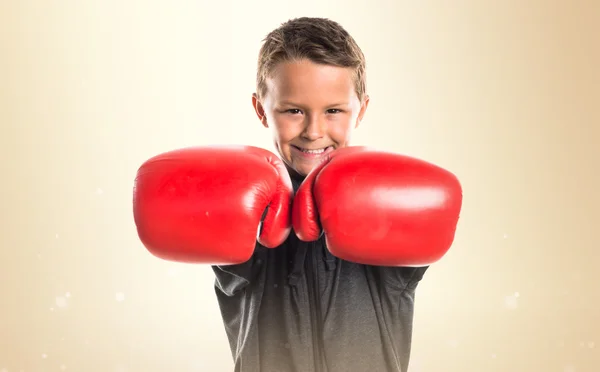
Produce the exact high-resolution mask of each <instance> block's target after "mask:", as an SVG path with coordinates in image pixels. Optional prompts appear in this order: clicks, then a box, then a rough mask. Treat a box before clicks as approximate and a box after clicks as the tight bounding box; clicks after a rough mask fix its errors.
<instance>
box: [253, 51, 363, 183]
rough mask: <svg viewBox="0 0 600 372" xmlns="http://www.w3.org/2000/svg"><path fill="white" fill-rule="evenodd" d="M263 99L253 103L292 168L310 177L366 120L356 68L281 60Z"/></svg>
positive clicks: (347, 141)
mask: <svg viewBox="0 0 600 372" xmlns="http://www.w3.org/2000/svg"><path fill="white" fill-rule="evenodd" d="M267 86H268V89H267V92H266V94H265V97H264V99H263V101H262V102H259V101H258V99H257V96H256V94H254V95H253V98H252V102H253V105H254V108H255V110H256V113H257V115H258V117H259V119H260V120H261V122H262V124H263V125H264V126H265V127H267V128H270V129H271V130H272V132H273V139H274V142H275V147H276V149H277V151H278V152H279V154H280V155H281V157H282V158H283V161H284V162H285V163H286V164H287V166H288V167H289V168H291V169H292V170H294V171H296V172H297V173H298V174H300V175H302V176H306V175H307V174H308V173H309V172H310V171H311V170H312V169H313V168H314V167H315V166H316V165H318V164H319V162H320V160H321V159H322V158H323V157H324V154H325V153H327V152H329V151H333V150H334V149H336V148H340V147H345V146H348V144H349V142H350V138H351V135H352V130H353V129H354V128H356V127H357V126H358V125H359V123H360V121H361V120H362V118H363V116H364V114H365V110H366V108H367V106H368V103H369V99H368V97H367V98H366V99H365V100H364V102H362V103H361V102H360V100H359V99H358V96H357V95H356V90H355V87H354V79H353V74H352V70H350V69H346V68H341V67H335V66H327V65H318V64H315V63H313V62H310V61H301V62H291V63H282V64H280V65H279V66H278V67H277V69H276V71H274V73H273V74H272V78H271V79H269V80H268V82H267Z"/></svg>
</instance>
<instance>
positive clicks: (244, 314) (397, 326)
mask: <svg viewBox="0 0 600 372" xmlns="http://www.w3.org/2000/svg"><path fill="white" fill-rule="evenodd" d="M252 103H253V106H254V109H255V111H256V114H257V116H258V118H259V120H260V122H261V123H262V125H263V126H264V127H266V128H269V129H270V130H271V132H272V135H273V141H274V145H275V148H276V150H277V152H278V153H279V155H280V158H281V160H279V158H277V157H275V156H271V154H270V153H268V152H266V151H263V150H259V149H254V148H246V147H243V148H239V147H230V148H204V149H194V150H189V149H188V150H181V151H179V152H172V153H169V154H167V155H166V156H165V155H161V156H159V157H157V158H155V159H151V160H150V161H149V162H148V163H147V164H145V165H144V166H143V167H142V169H143V171H140V175H139V176H138V180H137V184H136V187H137V190H136V192H137V193H138V195H137V196H136V199H134V200H135V203H136V210H135V211H136V223H137V224H138V231H139V232H140V237H141V238H142V240H143V241H144V243H145V245H146V246H147V247H148V249H149V250H150V251H151V252H153V253H154V254H155V255H157V256H159V257H163V258H167V259H173V260H178V261H188V262H191V261H193V262H208V263H211V264H212V268H213V270H214V273H215V275H216V281H215V289H216V295H217V299H218V303H219V306H220V309H221V314H222V318H223V322H224V325H225V330H226V332H227V336H228V338H229V342H230V347H231V351H232V355H233V359H234V362H235V371H237V372H258V371H274V372H288V371H289V372H292V371H294V372H308V371H314V372H326V371H329V372H332V371H343V372H346V371H348V372H354V371H356V372H362V371H364V372H367V371H377V372H406V371H407V368H408V362H409V355H410V349H411V334H412V322H413V311H414V298H415V289H416V287H417V284H418V283H419V281H420V280H421V278H422V277H423V275H424V273H425V271H426V270H427V268H428V266H427V265H412V266H410V265H406V266H399V265H395V264H392V265H370V264H365V263H364V262H367V261H368V260H364V262H363V263H360V262H361V260H360V259H357V260H354V261H353V260H345V259H342V258H340V256H343V254H347V256H352V255H353V254H354V256H353V257H358V254H355V253H356V252H349V251H351V248H349V247H350V245H351V244H350V243H349V242H348V243H346V242H343V235H344V234H345V233H344V234H342V233H338V240H337V241H336V243H333V240H332V241H331V244H330V246H327V244H326V242H329V241H328V240H326V238H327V234H328V232H324V233H323V234H317V235H315V236H314V237H313V238H308V239H303V240H307V241H302V240H300V239H299V238H298V236H299V235H300V234H299V232H300V230H302V229H301V228H302V226H301V225H306V220H307V219H310V218H312V217H307V216H308V215H311V213H313V214H315V213H323V212H322V211H315V210H314V208H312V207H311V206H309V207H308V208H304V207H303V205H300V204H301V203H299V204H294V211H295V210H296V209H298V210H304V212H301V213H303V214H298V215H295V216H294V217H295V218H296V219H297V220H298V221H299V225H298V227H300V228H299V229H297V230H296V233H290V231H291V226H290V225H291V222H290V219H289V218H288V216H289V215H290V208H291V207H290V205H291V203H292V199H293V197H294V196H293V193H294V192H295V191H297V190H298V189H299V188H300V186H301V185H304V190H303V195H304V196H306V195H309V194H311V192H312V189H310V187H309V186H312V184H313V181H314V179H313V180H311V181H310V184H308V183H304V184H303V182H304V180H305V179H307V178H306V177H307V176H308V175H309V173H311V171H313V170H315V169H316V168H317V167H318V166H319V165H320V164H323V162H324V161H325V160H327V159H328V157H330V156H331V154H333V152H334V150H338V149H341V148H344V147H347V146H349V143H350V140H351V136H352V131H353V129H355V128H356V127H357V126H358V125H359V124H360V122H361V120H362V118H363V116H364V115H365V111H366V109H367V106H368V104H369V97H368V95H367V93H366V82H365V59H364V56H363V54H362V52H361V50H360V48H359V47H358V45H357V44H356V42H355V41H354V39H353V38H352V37H351V36H350V35H349V34H348V33H347V32H346V30H345V29H344V28H342V26H340V25H339V24H338V23H336V22H334V21H331V20H328V19H323V18H297V19H293V20H290V21H288V22H286V23H284V24H282V25H281V26H280V27H279V28H277V29H276V30H274V31H272V32H271V33H269V34H268V35H267V37H266V39H265V40H264V44H263V46H262V48H261V49H260V57H259V61H258V72H257V91H256V93H255V94H253V96H252ZM339 156H340V157H341V156H342V155H339ZM206 159H210V162H208V161H206ZM346 159H348V158H346ZM165 160H168V161H165ZM362 160H363V161H364V160H365V159H362ZM174 161H178V162H179V163H178V168H177V170H174V169H175V168H174V165H173V162H174ZM201 162H203V163H201ZM189 164H193V165H192V166H188V165H189ZM342 164H343V163H342ZM418 167H422V165H420V164H419V165H418ZM165 168H167V170H165ZM338 169H339V168H338ZM419 171H423V169H420V170H419ZM427 172H431V171H430V170H429V169H427ZM436 172H437V171H436ZM165 174H168V177H166V176H164V175H165ZM154 175H160V177H163V178H161V181H157V180H158V178H156V179H154V178H152V177H155V176H154ZM432 175H435V176H436V177H437V175H438V173H433V172H431V173H428V174H427V176H430V177H429V178H431V179H440V178H439V177H437V178H436V177H431V176H432ZM221 176H222V178H219V177H221ZM156 177H158V176H156ZM165 179H166V180H167V181H166V182H165ZM325 182H327V181H322V183H325ZM159 183H160V188H159V189H160V190H159V191H156V190H157V186H156V185H157V184H159ZM150 184H152V185H154V186H153V187H154V189H153V190H154V191H153V192H154V194H152V191H148V190H151V189H152V187H150V186H148V185H150ZM200 185H201V186H200ZM403 186H404V185H403ZM205 190H206V191H205ZM369 191H370V190H367V191H366V192H369ZM204 192H205V193H206V198H203V195H204V194H203V193H204ZM353 192H355V193H356V195H358V194H359V193H361V190H360V188H358V189H354V191H353ZM362 192H365V191H364V190H363V191H362ZM159 194H160V196H157V195H159ZM192 194H193V197H194V198H196V199H194V202H195V203H196V204H194V205H195V206H197V210H192V211H191V212H190V211H189V210H190V209H193V208H190V207H189V205H190V204H189V202H190V195H192ZM198 194H201V195H200V196H199V195H198ZM299 194H300V192H299V193H298V195H299ZM164 195H167V196H168V197H164ZM298 195H297V196H298ZM340 197H341V196H339V195H337V194H333V195H328V196H327V197H326V198H325V199H326V201H327V200H332V201H331V202H330V203H331V204H330V205H333V208H334V210H336V208H337V206H336V205H335V203H340V204H344V203H346V202H342V201H340V199H337V201H336V200H335V199H336V198H340ZM148 198H155V199H153V201H152V203H150V202H148V201H147V200H148ZM175 198H179V199H175ZM200 199H201V201H200V202H198V200H200ZM174 200H177V202H176V201H174ZM307 200H308V199H307ZM179 202H181V203H182V204H181V205H178V204H177V203H179ZM302 203H304V202H302ZM346 204H347V203H346ZM157 205H158V206H157ZM200 205H202V207H200ZM455 205H456V204H455ZM367 207H370V206H364V208H367ZM357 208H358V210H355V212H349V213H355V214H356V215H357V217H356V219H357V221H359V222H358V223H357V224H355V225H354V226H339V229H344V230H343V231H347V230H351V229H359V228H360V226H359V225H360V224H361V222H360V221H361V218H362V217H363V216H360V215H361V213H363V212H364V210H363V207H361V205H360V203H358V206H357ZM183 209H185V210H186V212H185V213H182V210H183ZM323 209H325V208H323ZM265 210H266V212H265ZM340 210H341V209H340ZM263 212H264V215H263ZM455 212H456V210H453V211H452V213H455ZM159 213H162V216H169V218H168V219H167V218H166V217H157V216H158V214H159ZM334 214H335V213H334ZM148 215H152V216H153V217H148ZM215 215H217V216H216V217H214V216H215ZM225 215H226V216H225ZM182 216H183V217H182ZM298 216H299V217H298ZM364 217H365V219H368V218H369V216H364ZM452 217H453V216H452ZM404 219H406V217H404ZM315 220H318V218H315ZM373 220H376V217H375V216H373ZM190 221H194V222H198V223H197V224H191V222H190ZM199 221H202V223H201V224H200V222H199ZM260 221H262V225H261V228H260V230H259V234H258V239H257V240H258V244H256V240H255V237H256V226H257V222H260ZM309 222H312V224H313V225H315V226H317V225H318V222H316V221H309ZM366 223H367V222H365V224H366ZM340 224H341V225H347V224H342V223H340ZM308 225H310V224H308ZM184 226H189V229H188V230H186V231H185V233H183V232H182V230H183V229H184ZM294 227H295V228H296V225H295V226H294ZM333 228H338V227H337V226H335V225H334V226H333ZM324 230H325V228H324ZM340 231H342V230H340ZM175 232H176V233H177V234H178V235H177V234H176V233H175ZM405 233H406V232H405ZM302 234H304V235H306V234H305V233H302ZM389 234H390V235H393V234H394V232H389ZM427 234H428V235H436V231H429V230H428V232H427ZM308 235H310V234H308ZM439 235H443V234H439ZM331 236H334V233H333V232H332V233H331ZM339 236H342V238H341V239H342V240H341V241H342V243H337V242H339V241H340V240H339V239H340V238H339ZM404 239H405V240H406V238H404ZM355 240H356V239H355ZM359 240H360V239H359ZM190 242H192V243H190ZM365 242H366V243H362V242H361V243H360V244H364V245H367V246H368V245H369V240H368V239H366V240H365ZM334 244H335V245H340V247H335V248H336V249H338V251H339V252H341V253H343V254H342V255H340V256H337V255H334V254H332V249H333V248H334V247H333V245H334ZM378 244H379V243H378ZM394 244H395V243H394ZM371 245H374V244H371ZM199 246H200V247H201V250H202V253H201V254H199V253H198V251H199V248H198V247H199ZM363 248H364V247H363ZM368 248H369V249H371V248H373V251H375V250H376V248H378V247H375V246H373V247H368ZM379 248H381V247H379ZM395 248H396V247H395V246H394V245H393V244H392V250H393V249H395ZM419 249H421V247H419ZM423 249H424V250H426V247H423ZM381 251H383V249H381ZM225 252H226V254H225ZM392 254H396V253H394V252H392ZM366 255H372V256H371V257H369V259H371V260H376V259H377V258H373V256H374V255H376V254H374V253H371V252H367V253H366ZM380 260H382V261H383V262H387V261H386V259H381V258H380ZM218 262H221V263H223V264H219V263H218Z"/></svg>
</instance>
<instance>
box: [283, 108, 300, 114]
mask: <svg viewBox="0 0 600 372" xmlns="http://www.w3.org/2000/svg"><path fill="white" fill-rule="evenodd" d="M285 112H288V113H290V114H294V115H295V114H299V113H300V112H301V111H300V110H298V109H289V110H286V111H285Z"/></svg>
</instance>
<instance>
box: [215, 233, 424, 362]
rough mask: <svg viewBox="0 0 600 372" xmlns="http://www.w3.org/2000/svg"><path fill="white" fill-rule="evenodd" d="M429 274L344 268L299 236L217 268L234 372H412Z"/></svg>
mask: <svg viewBox="0 0 600 372" xmlns="http://www.w3.org/2000/svg"><path fill="white" fill-rule="evenodd" d="M426 270H427V267H378V266H368V265H361V264H356V263H352V262H348V261H344V260H341V259H338V258H336V257H334V256H333V255H332V254H331V253H330V252H329V251H328V250H327V248H326V246H325V240H324V238H323V237H321V238H320V239H319V240H318V241H316V242H311V243H306V242H302V241H300V240H299V239H298V238H297V237H296V236H295V234H294V233H293V231H292V233H291V234H290V236H289V237H288V239H287V240H286V242H285V243H284V244H283V245H281V246H280V247H278V248H274V249H269V248H265V247H263V246H261V245H260V244H257V246H256V250H255V253H254V255H253V256H252V257H251V259H250V260H248V261H247V262H245V263H243V264H239V265H226V266H213V271H214V273H215V275H216V280H215V290H216V296H217V300H218V303H219V307H220V310H221V315H222V318H223V323H224V326H225V331H226V333H227V337H228V339H229V344H230V348H231V352H232V356H233V360H234V364H235V369H234V371H235V372H259V371H260V372H262V371H267V372H270V371H273V372H338V371H340V372H372V371H377V372H406V371H407V369H408V363H409V357H410V349H411V338H412V337H411V336H412V324H413V313H414V304H415V290H416V287H417V285H418V283H419V282H420V280H421V279H422V277H423V275H424V274H425V271H426Z"/></svg>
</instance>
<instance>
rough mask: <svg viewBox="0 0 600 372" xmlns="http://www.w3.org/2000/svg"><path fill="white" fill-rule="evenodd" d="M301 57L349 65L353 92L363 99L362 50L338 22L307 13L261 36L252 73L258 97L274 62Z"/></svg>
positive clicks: (263, 93) (264, 92) (262, 94)
mask: <svg viewBox="0 0 600 372" xmlns="http://www.w3.org/2000/svg"><path fill="white" fill-rule="evenodd" d="M302 59H308V60H310V61H312V62H314V63H320V64H326V65H332V66H338V67H349V68H352V69H353V70H354V83H355V89H356V94H357V95H358V98H359V100H360V101H361V102H362V101H363V100H364V98H365V96H366V62H365V56H364V54H363V52H362V50H361V49H360V48H359V46H358V44H357V43H356V41H355V40H354V38H353V37H352V36H350V34H349V33H348V32H347V31H346V30H345V29H344V28H343V27H342V26H341V25H340V24H339V23H337V22H334V21H332V20H330V19H327V18H311V17H301V18H295V19H291V20H288V21H287V22H285V23H282V24H281V25H280V26H279V27H278V28H276V29H275V30H273V31H271V32H270V33H269V34H268V35H267V36H266V37H265V38H264V39H263V45H262V47H261V48H260V52H259V57H258V69H257V74H256V90H257V91H256V93H257V95H258V97H259V99H262V98H263V97H264V95H265V94H266V90H267V84H266V81H267V79H268V78H269V77H270V74H271V73H272V71H273V69H274V67H275V66H276V65H277V64H278V63H280V62H291V61H298V60H302Z"/></svg>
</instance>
